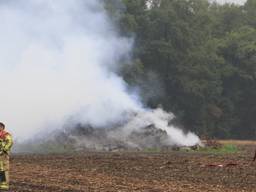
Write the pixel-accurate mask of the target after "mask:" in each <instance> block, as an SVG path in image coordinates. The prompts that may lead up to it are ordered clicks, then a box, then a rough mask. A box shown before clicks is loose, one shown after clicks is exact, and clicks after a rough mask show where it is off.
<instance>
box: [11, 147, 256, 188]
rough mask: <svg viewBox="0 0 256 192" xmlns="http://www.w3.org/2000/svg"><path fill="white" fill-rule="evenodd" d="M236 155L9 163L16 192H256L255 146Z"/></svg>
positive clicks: (87, 156) (18, 158)
mask: <svg viewBox="0 0 256 192" xmlns="http://www.w3.org/2000/svg"><path fill="white" fill-rule="evenodd" d="M240 147H241V149H242V150H241V152H239V153H236V154H209V153H200V152H179V151H178V152H165V153H153V152H151V153H149V152H148V153H145V152H127V153H124V152H122V153H118V152H115V153H100V152H98V153H96V152H95V153H93V152H90V153H83V154H73V155H71V154H69V155H64V154H63V155H56V154H55V155H54V154H52V155H50V154H49V155H33V154H31V155H24V154H23V155H22V154H15V155H12V157H11V171H10V174H11V191H12V192H28V191H33V192H82V191H88V192H90V191H98V192H107V191H108V192H132V191H136V192H142V191H143V192H165V191H166V192H167V191H170V192H176V191H177V192H203V191H204V192H205V191H212V192H213V191H216V192H217V191H221V192H223V191H224V192H225V191H230V192H242V191H245V192H250V191H256V162H255V163H254V162H252V157H253V155H254V150H255V148H256V146H255V145H242V146H240Z"/></svg>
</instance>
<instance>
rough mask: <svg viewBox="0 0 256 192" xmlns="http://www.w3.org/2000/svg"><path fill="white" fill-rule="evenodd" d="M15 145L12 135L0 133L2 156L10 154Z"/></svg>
mask: <svg viewBox="0 0 256 192" xmlns="http://www.w3.org/2000/svg"><path fill="white" fill-rule="evenodd" d="M12 145H13V139H12V136H11V134H10V133H8V132H6V131H0V155H1V153H9V152H10V150H11V147H12Z"/></svg>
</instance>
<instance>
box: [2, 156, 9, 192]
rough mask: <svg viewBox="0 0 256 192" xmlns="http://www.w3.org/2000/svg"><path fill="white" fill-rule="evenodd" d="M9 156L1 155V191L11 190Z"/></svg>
mask: <svg viewBox="0 0 256 192" xmlns="http://www.w3.org/2000/svg"><path fill="white" fill-rule="evenodd" d="M9 166H10V165H9V155H8V154H6V153H4V154H1V155H0V191H1V190H8V189H9Z"/></svg>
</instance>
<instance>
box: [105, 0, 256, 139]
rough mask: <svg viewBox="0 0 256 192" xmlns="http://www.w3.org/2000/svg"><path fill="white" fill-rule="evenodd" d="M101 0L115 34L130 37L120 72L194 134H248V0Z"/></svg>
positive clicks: (255, 33)
mask: <svg viewBox="0 0 256 192" xmlns="http://www.w3.org/2000/svg"><path fill="white" fill-rule="evenodd" d="M121 1H122V3H120V0H105V6H106V8H107V10H108V12H109V14H110V16H111V17H112V18H113V20H114V21H115V22H116V24H117V25H118V27H119V30H120V31H119V32H120V34H122V35H124V36H126V37H131V38H134V51H133V55H132V60H131V61H130V62H131V63H129V64H127V65H125V67H124V68H123V69H122V70H121V71H120V73H121V74H122V76H123V77H124V79H125V80H126V81H127V82H128V83H129V84H130V85H131V87H139V90H140V95H141V96H142V98H143V100H144V102H145V103H146V104H147V105H148V106H150V107H157V106H158V105H159V104H161V105H162V107H163V108H164V109H165V110H167V111H171V112H173V113H174V114H175V115H176V121H177V123H178V124H181V125H183V126H184V128H187V129H189V130H192V131H194V132H196V133H197V134H199V135H201V136H208V137H214V138H240V139H255V138H256V0H247V2H246V3H245V4H244V5H240V6H239V5H234V4H224V5H220V4H217V3H210V2H208V1H207V0H136V1H135V0H121Z"/></svg>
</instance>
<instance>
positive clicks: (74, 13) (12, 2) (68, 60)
mask: <svg viewBox="0 0 256 192" xmlns="http://www.w3.org/2000/svg"><path fill="white" fill-rule="evenodd" d="M101 2H102V1H97V0H87V1H82V0H72V1H71V0H55V1H51V0H9V1H3V2H1V3H0V23H1V30H0V41H1V44H0V87H1V93H2V94H1V100H0V106H1V111H0V118H1V121H3V122H5V123H6V124H7V126H8V129H9V130H10V132H12V133H13V135H14V136H15V137H16V138H19V139H21V140H23V139H28V138H31V137H32V136H34V135H35V134H37V135H38V133H40V134H45V133H46V132H50V131H53V130H56V129H60V128H62V127H63V125H64V124H66V123H67V122H68V121H71V122H72V123H74V124H75V123H80V124H84V125H90V126H91V127H97V128H103V127H110V126H111V125H117V124H118V125H120V127H122V130H124V131H122V133H123V132H126V133H127V132H129V130H130V129H140V128H143V127H145V126H149V125H151V124H152V125H153V126H154V127H156V128H158V129H161V130H165V131H166V133H168V135H169V136H168V139H167V140H168V141H167V143H168V144H179V145H193V144H195V143H198V142H199V139H198V137H197V136H195V135H194V134H191V133H190V134H188V135H184V134H183V133H182V131H180V130H179V129H176V128H174V127H171V126H169V125H168V121H169V120H170V119H171V118H172V115H171V114H168V113H166V112H164V111H162V110H161V109H158V110H149V109H147V108H145V107H143V105H142V104H141V102H140V99H139V98H138V96H137V95H136V93H128V92H127V89H126V87H127V85H126V83H125V82H124V81H123V79H122V78H121V77H119V76H118V75H117V74H116V73H115V71H116V70H117V69H118V68H119V67H121V66H120V63H122V62H121V61H122V60H124V59H127V58H128V56H129V53H130V52H131V49H132V40H131V39H127V38H123V37H121V36H120V35H118V34H117V32H116V31H115V27H114V26H113V25H112V24H111V21H110V20H109V18H108V17H107V14H106V12H105V10H104V7H103V4H102V3H101ZM132 114H133V115H132ZM113 135H114V133H113ZM115 137H117V136H115ZM118 138H120V139H122V137H121V136H118Z"/></svg>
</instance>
